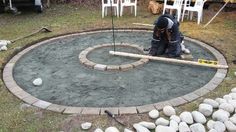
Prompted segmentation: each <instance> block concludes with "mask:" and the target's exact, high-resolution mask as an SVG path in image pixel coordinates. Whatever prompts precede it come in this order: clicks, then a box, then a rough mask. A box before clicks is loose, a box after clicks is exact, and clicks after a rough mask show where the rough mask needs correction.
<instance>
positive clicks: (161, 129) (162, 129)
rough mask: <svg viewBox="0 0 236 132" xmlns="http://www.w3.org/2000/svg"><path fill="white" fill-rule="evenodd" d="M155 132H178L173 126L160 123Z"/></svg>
mask: <svg viewBox="0 0 236 132" xmlns="http://www.w3.org/2000/svg"><path fill="white" fill-rule="evenodd" d="M155 132H176V131H175V129H174V128H172V127H168V126H161V125H158V126H157V127H156V129H155Z"/></svg>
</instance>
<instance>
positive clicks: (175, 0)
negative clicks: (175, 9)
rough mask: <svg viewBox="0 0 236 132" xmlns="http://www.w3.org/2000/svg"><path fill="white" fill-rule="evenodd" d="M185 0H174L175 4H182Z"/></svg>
mask: <svg viewBox="0 0 236 132" xmlns="http://www.w3.org/2000/svg"><path fill="white" fill-rule="evenodd" d="M182 4H183V0H174V4H173V6H182Z"/></svg>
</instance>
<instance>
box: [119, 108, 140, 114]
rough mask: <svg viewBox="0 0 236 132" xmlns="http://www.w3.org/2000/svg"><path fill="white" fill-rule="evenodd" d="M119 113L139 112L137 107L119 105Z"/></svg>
mask: <svg viewBox="0 0 236 132" xmlns="http://www.w3.org/2000/svg"><path fill="white" fill-rule="evenodd" d="M119 114H120V115H122V114H137V109H136V107H119Z"/></svg>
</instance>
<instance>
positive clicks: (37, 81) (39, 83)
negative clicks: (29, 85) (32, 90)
mask: <svg viewBox="0 0 236 132" xmlns="http://www.w3.org/2000/svg"><path fill="white" fill-rule="evenodd" d="M42 83H43V80H42V79H41V78H37V79H35V80H34V81H33V84H34V86H40V85H42Z"/></svg>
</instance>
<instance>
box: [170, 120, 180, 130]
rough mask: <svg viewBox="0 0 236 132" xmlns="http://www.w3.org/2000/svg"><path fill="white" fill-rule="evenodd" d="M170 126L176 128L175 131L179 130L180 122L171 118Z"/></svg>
mask: <svg viewBox="0 0 236 132" xmlns="http://www.w3.org/2000/svg"><path fill="white" fill-rule="evenodd" d="M170 127H172V128H174V129H175V131H178V130H179V124H178V123H177V122H176V121H175V120H170Z"/></svg>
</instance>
